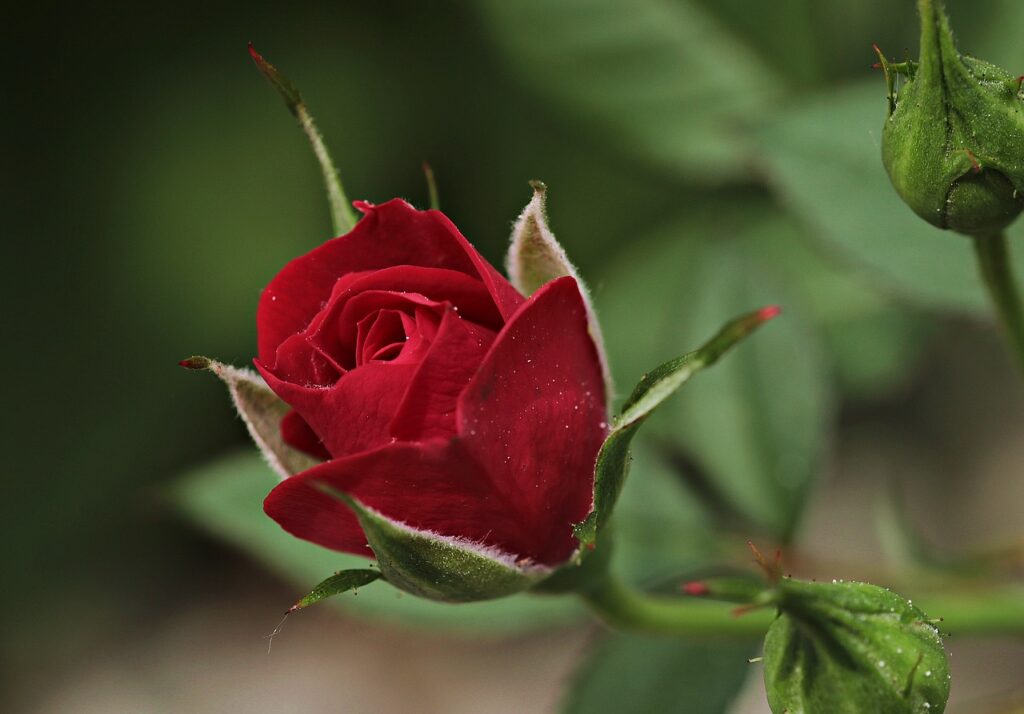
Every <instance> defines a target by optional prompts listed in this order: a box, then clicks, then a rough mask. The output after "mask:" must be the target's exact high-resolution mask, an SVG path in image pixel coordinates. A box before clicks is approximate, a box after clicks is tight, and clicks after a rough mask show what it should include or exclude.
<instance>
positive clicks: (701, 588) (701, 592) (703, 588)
mask: <svg viewBox="0 0 1024 714" xmlns="http://www.w3.org/2000/svg"><path fill="white" fill-rule="evenodd" d="M683 592H684V593H686V594H687V595H693V596H694V597H703V596H705V595H707V594H709V593H710V592H711V589H710V588H708V586H707V585H705V584H704V583H702V582H700V581H699V580H695V581H694V582H692V583H686V584H685V585H683Z"/></svg>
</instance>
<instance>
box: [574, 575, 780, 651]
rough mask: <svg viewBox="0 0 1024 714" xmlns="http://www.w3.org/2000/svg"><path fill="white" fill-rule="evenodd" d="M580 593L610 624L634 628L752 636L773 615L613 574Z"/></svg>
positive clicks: (761, 632)
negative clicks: (664, 591)
mask: <svg viewBox="0 0 1024 714" xmlns="http://www.w3.org/2000/svg"><path fill="white" fill-rule="evenodd" d="M581 596H582V597H583V599H584V601H586V603H587V604H588V605H589V606H590V608H591V609H592V610H594V611H595V612H596V613H597V614H598V616H600V617H601V619H602V620H604V621H605V622H606V623H608V625H610V626H611V627H614V628H616V629H620V630H629V631H633V632H648V633H652V634H665V635H686V636H697V637H737V638H746V639H753V638H756V637H761V636H763V635H764V633H765V631H766V630H767V629H768V625H769V624H771V621H772V618H773V617H774V613H773V612H771V611H769V610H756V611H753V612H749V613H746V614H745V615H742V616H736V615H735V614H733V613H734V612H735V610H736V605H729V604H725V603H719V602H711V601H709V600H697V599H694V598H687V597H683V596H681V595H680V596H676V597H671V596H667V595H651V594H648V593H644V592H641V591H639V590H635V589H633V588H631V587H630V586H629V585H627V584H626V583H624V582H622V581H621V580H619V579H618V578H616V577H615V576H614V575H611V574H609V575H608V576H607V578H605V579H604V580H603V581H601V583H600V584H599V585H598V586H597V587H595V588H593V589H591V590H589V591H587V592H584V593H581Z"/></svg>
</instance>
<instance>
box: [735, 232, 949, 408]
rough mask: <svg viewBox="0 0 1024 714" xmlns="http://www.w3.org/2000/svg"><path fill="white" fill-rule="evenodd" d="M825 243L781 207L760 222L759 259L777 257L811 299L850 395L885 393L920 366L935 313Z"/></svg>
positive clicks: (784, 273)
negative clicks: (898, 296)
mask: <svg viewBox="0 0 1024 714" xmlns="http://www.w3.org/2000/svg"><path fill="white" fill-rule="evenodd" d="M823 248H824V247H823V246H822V245H821V243H820V241H815V240H813V239H812V238H811V237H810V236H808V235H807V234H806V232H805V231H803V230H801V229H800V228H799V227H798V226H797V225H796V223H795V221H794V219H793V218H792V217H790V216H788V215H785V214H782V213H781V212H778V213H776V214H775V215H768V216H765V218H763V219H762V220H761V221H760V222H759V223H758V226H757V235H756V238H755V239H754V240H752V241H751V244H750V250H751V253H752V255H753V256H754V257H755V259H756V260H759V261H761V260H763V261H770V262H771V264H772V265H773V268H774V269H775V270H777V271H778V273H779V275H780V276H781V277H782V279H783V280H784V281H785V283H786V284H787V285H789V286H791V288H792V290H793V291H794V293H795V294H796V296H797V297H798V298H799V299H800V304H801V305H803V306H806V309H807V312H808V315H809V316H810V318H811V319H812V320H813V321H814V323H815V326H816V328H817V332H818V334H819V336H820V337H821V338H822V340H823V341H824V342H825V344H826V346H827V348H828V357H829V362H830V366H831V368H832V370H833V372H834V376H835V377H836V379H837V381H838V383H839V386H840V388H841V389H842V391H843V394H844V396H846V397H848V398H850V399H854V400H865V399H872V398H876V397H880V396H882V395H885V394H887V393H888V392H889V391H890V390H892V389H893V388H895V387H897V386H899V385H901V384H902V383H904V382H906V381H908V380H909V379H911V377H912V376H913V374H914V373H915V370H916V369H917V367H918V366H919V362H920V358H921V356H922V353H923V352H924V349H925V347H926V346H927V338H928V337H929V335H930V334H931V332H932V328H933V320H931V319H929V317H928V316H927V315H925V314H924V313H923V312H922V311H921V310H914V309H911V306H908V305H906V304H903V303H900V302H898V301H896V300H894V299H893V298H892V296H890V295H887V294H885V293H883V292H880V291H879V290H878V289H877V288H876V287H874V286H871V285H870V281H869V280H866V279H865V277H864V276H863V275H862V274H861V273H859V272H857V271H852V270H849V269H847V267H846V266H844V265H843V264H842V261H841V260H839V259H837V258H836V257H835V255H833V254H830V253H829V252H828V251H826V250H824V249H823Z"/></svg>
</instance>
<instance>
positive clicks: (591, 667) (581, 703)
mask: <svg viewBox="0 0 1024 714" xmlns="http://www.w3.org/2000/svg"><path fill="white" fill-rule="evenodd" d="M753 649H754V648H753V646H752V645H749V644H740V643H724V644H723V643H718V644H711V643H695V642H689V641H686V640H680V639H675V638H666V637H651V636H644V635H627V634H611V635H608V636H607V637H606V638H605V639H604V640H603V641H601V642H600V643H598V645H597V647H596V649H595V650H594V652H593V653H592V654H591V656H590V658H589V659H588V660H587V661H586V662H585V663H584V665H583V666H582V668H581V669H580V671H579V672H578V673H577V674H576V677H575V678H574V680H573V682H572V686H571V688H570V690H569V692H568V693H567V696H566V699H565V702H564V704H563V709H562V711H563V712H565V714H602V713H604V712H607V713H608V714H632V713H634V712H635V713H636V714H662V713H664V714H670V713H671V714H676V713H677V712H686V714H724V712H726V711H728V707H729V705H730V703H731V702H732V700H733V699H734V698H735V697H736V694H737V693H738V691H739V689H740V687H741V685H742V684H743V680H744V678H745V677H746V675H747V672H748V671H749V670H750V665H749V664H747V658H748V657H750V656H751V654H752V653H753Z"/></svg>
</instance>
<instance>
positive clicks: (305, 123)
mask: <svg viewBox="0 0 1024 714" xmlns="http://www.w3.org/2000/svg"><path fill="white" fill-rule="evenodd" d="M249 56H250V57H252V61H253V62H255V63H256V67H257V68H258V69H259V71H260V72H261V73H262V74H263V76H264V77H266V78H267V80H268V81H269V82H270V84H271V85H272V86H273V87H274V89H275V90H277V93H278V94H280V95H281V99H283V100H284V104H285V106H286V107H288V111H289V112H291V113H292V116H294V117H295V119H296V120H297V121H298V122H299V126H300V127H302V131H303V132H304V133H305V134H306V138H307V139H309V144H310V146H311V147H312V149H313V153H314V154H315V155H316V160H317V163H319V164H320V171H321V173H322V174H323V179H324V187H325V188H326V189H327V202H328V204H329V205H330V209H331V223H332V225H333V227H334V235H336V236H338V235H342V234H344V233H348V232H349V231H350V230H352V228H353V227H354V226H355V224H356V221H358V220H359V218H358V217H357V216H356V214H355V211H353V210H352V206H351V204H350V203H349V200H348V198H347V197H346V196H345V189H344V188H342V185H341V176H339V174H338V167H337V166H336V165H335V164H334V159H332V158H331V154H330V152H329V151H328V150H327V144H325V143H324V137H323V135H322V134H321V133H320V130H319V129H318V128H317V126H316V122H315V121H313V117H312V115H311V114H310V113H309V110H308V109H307V108H306V103H305V102H304V101H303V99H302V95H301V94H299V90H298V89H296V87H295V85H294V84H292V83H291V81H290V80H289V79H288V78H287V77H285V76H284V75H283V74H282V73H281V71H280V70H279V69H278V68H277V67H275V66H274V65H272V64H270V62H268V61H267V60H266V59H265V58H264V57H263V55H261V54H260V53H259V52H257V51H256V49H255V48H254V47H253V46H252V43H251V42H250V43H249Z"/></svg>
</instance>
